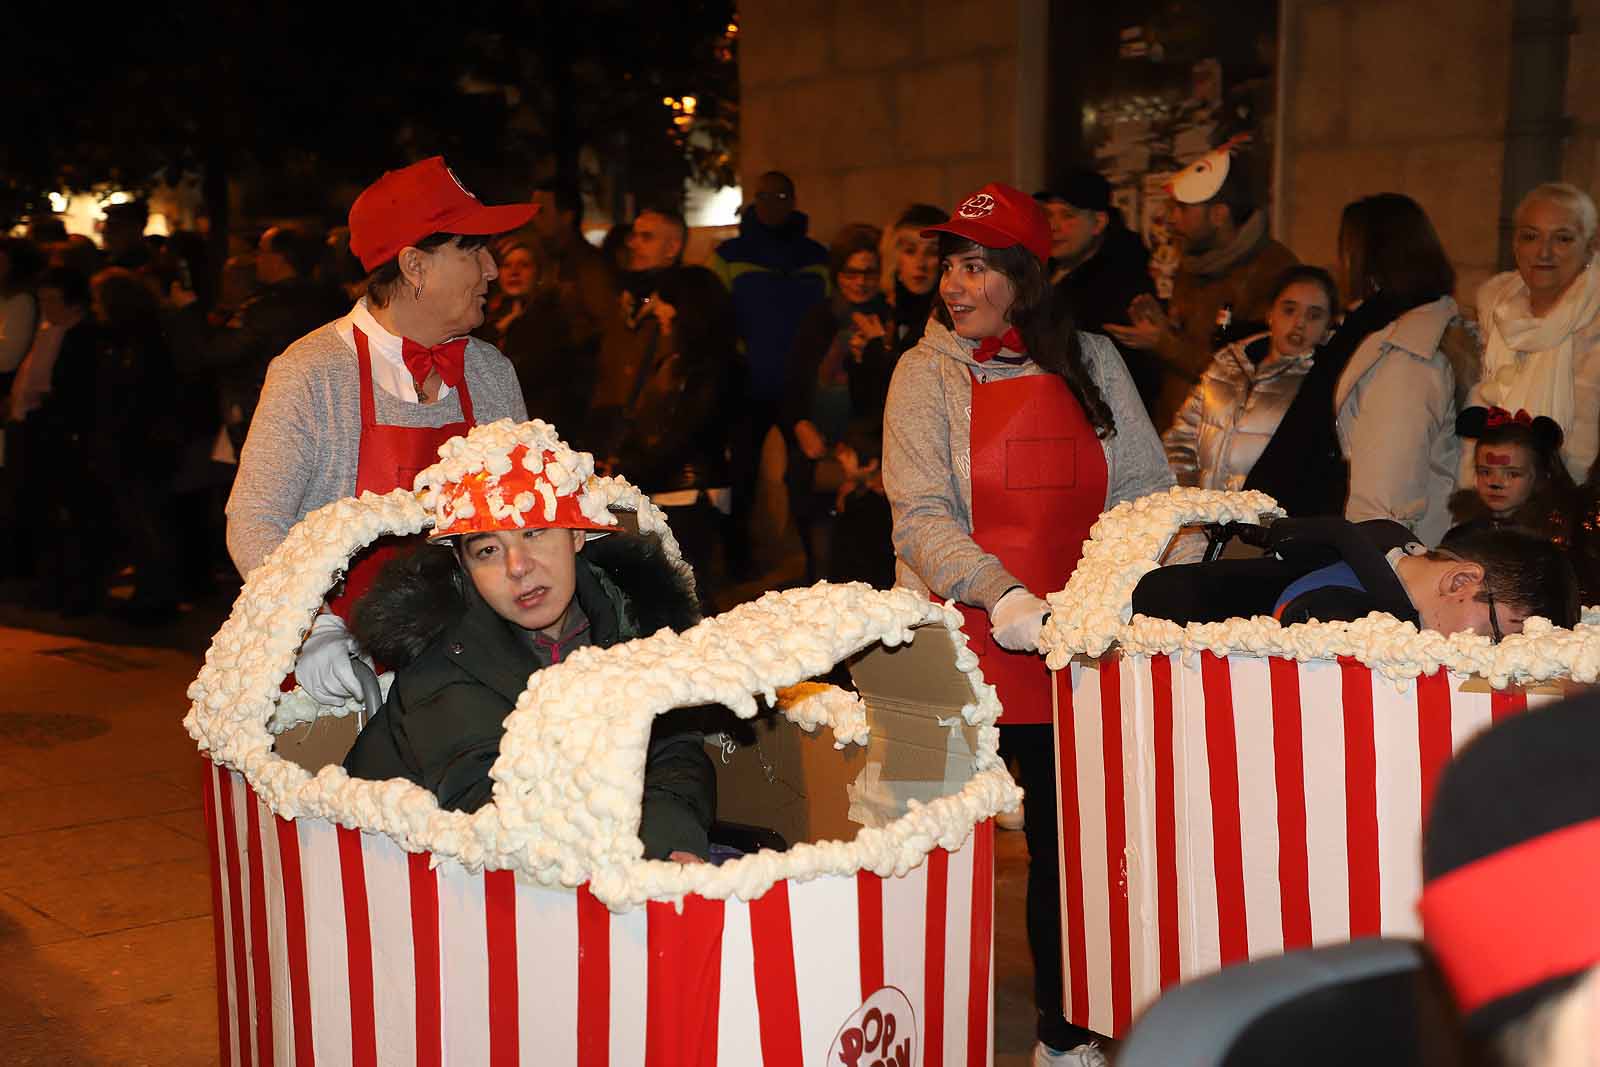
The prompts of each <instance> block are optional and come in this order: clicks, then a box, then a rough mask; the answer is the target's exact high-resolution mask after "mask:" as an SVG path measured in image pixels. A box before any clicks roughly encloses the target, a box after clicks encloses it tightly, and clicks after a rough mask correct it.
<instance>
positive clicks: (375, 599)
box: [351, 531, 700, 669]
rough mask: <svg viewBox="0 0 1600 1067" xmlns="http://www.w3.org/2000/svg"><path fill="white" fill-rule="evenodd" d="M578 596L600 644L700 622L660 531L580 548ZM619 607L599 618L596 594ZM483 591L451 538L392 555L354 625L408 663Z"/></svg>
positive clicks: (395, 662) (365, 642) (382, 650)
mask: <svg viewBox="0 0 1600 1067" xmlns="http://www.w3.org/2000/svg"><path fill="white" fill-rule="evenodd" d="M577 567H578V589H577V593H576V595H577V597H578V598H579V600H580V602H583V603H584V604H585V606H586V610H588V611H589V614H590V617H591V624H592V626H593V629H594V637H595V639H596V643H597V644H611V643H613V642H615V641H618V640H628V639H630V638H632V637H635V636H639V635H643V634H652V633H655V632H656V631H657V630H659V629H661V627H663V626H667V627H671V628H672V629H673V630H686V629H688V628H689V627H691V626H693V625H694V624H695V623H697V622H699V621H700V607H699V602H698V601H697V600H696V598H695V594H694V589H693V586H692V584H691V583H690V581H689V579H688V577H687V576H686V575H684V574H682V573H680V572H679V571H678V570H677V569H676V568H674V567H673V565H672V564H671V563H670V562H668V560H667V557H666V553H665V552H664V551H663V550H662V547H661V541H660V538H659V537H657V536H656V535H655V534H634V533H626V532H622V531H618V532H616V533H612V534H608V535H607V536H605V537H601V538H596V539H595V540H592V541H590V542H589V543H588V544H586V545H584V547H583V551H582V552H580V553H579V554H578V559H577ZM596 596H604V597H605V598H606V599H607V600H609V601H610V602H611V603H612V604H613V605H614V606H615V607H616V609H617V612H616V618H615V621H614V623H613V622H612V621H611V620H602V619H597V618H595V617H594V616H595V612H594V611H593V610H592V605H591V603H590V602H591V600H592V598H594V597H596ZM477 600H478V594H477V590H476V589H474V588H473V586H472V583H471V582H469V581H468V580H467V576H466V574H465V573H464V572H463V571H462V569H461V566H460V564H459V563H458V562H457V560H456V553H455V549H454V548H453V547H452V546H450V545H448V544H426V545H422V546H420V547H419V548H417V549H416V551H414V552H411V553H410V554H408V555H404V556H400V557H398V558H396V559H394V560H391V561H390V562H389V563H388V564H387V565H386V566H385V567H384V568H383V570H382V572H381V573H380V574H379V575H378V579H377V581H375V582H374V583H373V585H372V588H371V589H370V590H369V591H368V592H367V594H366V595H365V596H364V597H362V598H361V600H360V601H359V602H358V603H357V604H356V607H355V611H354V612H353V614H352V618H351V631H352V633H354V635H355V637H356V640H358V641H359V642H360V643H361V645H362V647H363V648H364V649H365V650H366V651H367V652H368V653H370V654H371V655H372V657H373V658H374V659H376V660H377V661H378V662H379V663H382V664H383V665H384V666H385V667H389V668H393V669H398V668H401V667H405V666H408V665H409V664H411V663H412V662H413V661H415V660H416V659H417V657H419V656H420V655H422V653H423V651H424V650H425V649H426V648H427V647H428V646H429V645H431V644H432V643H433V642H434V641H436V640H438V638H439V637H440V635H441V634H443V633H444V632H445V631H446V630H448V629H450V628H451V627H452V626H454V625H455V624H456V623H458V622H459V621H460V620H461V619H462V618H463V616H465V615H466V613H467V609H468V607H469V606H470V605H471V603H472V602H474V601H477Z"/></svg>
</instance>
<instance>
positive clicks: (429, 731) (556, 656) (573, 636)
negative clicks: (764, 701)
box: [344, 445, 716, 862]
mask: <svg viewBox="0 0 1600 1067" xmlns="http://www.w3.org/2000/svg"><path fill="white" fill-rule="evenodd" d="M526 451H527V447H526V446H524V445H518V446H517V447H516V448H515V449H513V450H512V452H511V456H510V459H511V469H510V470H509V471H507V472H505V473H504V474H501V475H499V476H494V475H490V474H489V473H487V472H485V471H477V472H475V473H472V474H469V475H467V476H466V477H465V478H463V479H461V480H460V481H459V482H456V483H452V484H449V485H446V486H444V487H442V488H441V489H440V490H439V493H440V497H441V501H442V503H441V506H440V508H439V511H438V514H439V515H440V517H441V518H440V522H439V525H438V526H436V527H435V528H434V530H433V532H432V534H431V536H430V538H429V542H428V543H427V544H425V545H422V546H421V547H419V548H418V549H417V550H416V551H415V552H413V553H411V554H410V555H407V556H401V557H398V558H396V559H395V560H393V561H391V562H390V563H389V564H388V565H387V566H386V567H385V568H384V570H383V571H382V572H381V574H380V575H379V577H378V579H377V580H376V582H375V583H374V585H373V587H372V589H371V590H370V591H369V592H368V593H367V594H366V596H365V597H363V598H362V600H361V601H360V602H358V603H357V605H356V608H355V611H354V619H353V628H354V633H355V636H356V638H357V639H358V640H359V641H360V643H361V644H362V646H363V647H364V649H365V650H366V651H367V652H368V653H370V654H371V655H372V656H373V657H374V658H376V659H377V660H378V661H379V662H381V663H384V664H386V665H388V666H390V667H392V668H393V669H394V670H395V679H394V684H393V686H392V687H391V688H390V690H389V695H388V699H387V700H386V701H385V702H384V705H383V707H382V708H381V709H380V710H379V711H378V713H377V714H376V715H375V716H374V717H373V719H372V721H371V722H370V723H368V724H367V726H366V728H365V729H364V730H362V732H361V734H360V736H359V737H357V738H356V743H355V745H354V747H353V748H351V750H350V753H349V755H348V756H346V757H345V761H344V767H345V770H346V771H348V772H349V773H350V774H351V775H353V776H355V777H358V778H367V779H379V780H382V779H389V778H404V779H406V780H408V781H411V782H415V783H417V784H418V785H421V786H422V787H423V788H425V789H427V790H429V791H430V792H432V793H433V794H434V795H435V796H436V797H438V798H439V804H440V806H441V807H443V808H447V809H451V810H457V811H476V810H477V809H478V808H480V807H482V806H483V805H484V804H487V803H488V802H489V801H490V800H491V799H493V785H494V783H493V781H492V780H491V779H490V777H489V769H490V768H491V767H492V766H493V765H494V762H495V760H496V758H498V756H499V754H500V738H501V735H502V734H503V733H504V732H505V730H504V720H505V717H506V715H508V714H509V713H510V712H511V709H512V708H513V707H514V706H515V704H516V701H517V699H518V697H520V696H521V694H522V691H523V689H524V688H526V686H527V682H528V676H529V675H530V674H532V673H533V672H535V671H538V670H542V669H544V668H546V667H549V666H551V665H552V664H555V663H559V662H561V661H562V660H563V659H566V658H567V657H568V656H570V655H571V654H572V653H573V652H574V651H575V650H576V649H579V648H583V647H585V646H590V645H593V646H598V647H602V648H603V647H606V646H609V645H614V644H617V643H619V642H622V641H628V640H631V639H632V638H635V637H639V636H643V635H648V634H651V633H654V632H656V631H657V630H659V629H660V628H661V627H663V626H669V627H671V628H672V629H673V630H684V629H687V628H688V627H690V626H692V625H694V624H695V623H696V622H698V621H699V619H700V612H699V606H698V603H697V601H696V599H695V595H694V590H693V587H692V583H691V582H690V581H689V579H688V577H687V576H686V575H684V574H682V573H680V572H679V571H678V570H677V569H676V568H674V566H673V565H672V564H671V563H670V562H669V561H668V560H667V557H666V555H665V553H664V552H663V549H662V546H661V542H660V540H659V538H658V537H657V535H655V534H648V535H642V534H635V533H628V532H624V531H621V530H620V529H619V528H618V527H615V526H603V525H600V524H597V523H596V522H594V521H593V520H592V519H590V518H589V517H588V516H587V515H586V514H585V511H584V508H583V506H582V504H581V503H580V498H581V497H582V496H583V495H584V493H585V490H584V488H583V487H582V485H581V484H580V485H579V486H578V487H577V488H576V489H575V490H570V491H568V492H565V493H564V492H563V491H562V490H561V489H558V488H557V487H556V486H555V484H553V482H552V481H551V480H550V479H549V478H548V477H547V476H546V474H545V473H544V472H543V471H541V472H540V473H533V472H530V471H529V470H527V468H526V467H525V466H524V464H523V457H524V455H525V454H526ZM544 461H545V463H546V464H550V463H551V462H552V461H553V454H552V453H550V452H545V454H544ZM524 494H531V496H524ZM529 500H531V501H532V502H533V503H532V505H531V507H529V508H527V509H525V510H523V511H521V512H520V513H518V512H517V511H516V510H515V502H518V501H521V502H524V503H525V502H527V501H529ZM505 501H512V502H514V503H513V506H512V508H507V507H506V506H505ZM552 505H553V506H552ZM591 510H592V505H591ZM496 513H498V516H497V514H496ZM601 534H604V535H605V536H598V535H601ZM705 710H706V709H692V708H691V709H680V710H678V711H675V712H672V713H670V714H668V715H665V716H662V717H659V718H657V719H656V722H655V727H654V729H653V730H652V733H651V737H650V745H649V750H648V754H647V757H646V764H645V775H644V797H643V809H642V814H641V819H640V825H639V836H640V838H641V839H642V840H643V842H644V855H645V858H646V859H672V860H676V861H678V862H692V861H696V860H701V859H705V858H707V856H708V855H709V850H710V846H709V842H708V831H709V828H710V826H711V823H712V819H713V815H714V812H715V808H716V777H715V774H714V771H713V768H712V764H711V760H710V758H709V757H708V756H707V755H706V752H705V746H704V744H703V741H702V735H701V733H700V731H699V729H698V728H697V727H698V726H699V714H700V713H702V712H703V711H705Z"/></svg>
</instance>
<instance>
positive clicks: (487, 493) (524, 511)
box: [428, 445, 617, 540]
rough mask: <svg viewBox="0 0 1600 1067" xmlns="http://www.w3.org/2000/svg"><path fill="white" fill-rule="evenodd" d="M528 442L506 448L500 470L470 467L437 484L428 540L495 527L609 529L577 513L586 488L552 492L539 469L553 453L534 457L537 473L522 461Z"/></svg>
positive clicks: (483, 531)
mask: <svg viewBox="0 0 1600 1067" xmlns="http://www.w3.org/2000/svg"><path fill="white" fill-rule="evenodd" d="M527 455H528V446H527V445H518V446H517V447H515V448H513V449H512V450H511V469H510V470H508V471H506V472H505V473H504V474H490V473H489V472H488V471H486V470H479V471H474V472H472V473H471V474H469V475H467V476H466V477H465V478H462V479H461V480H460V481H458V482H453V483H451V484H449V485H445V486H442V487H440V489H439V504H438V505H437V510H436V512H435V516H434V528H433V532H432V533H430V534H429V535H428V536H429V538H430V539H432V540H438V539H439V538H441V537H458V536H464V535H467V534H476V533H492V532H494V531H496V530H542V529H559V530H592V531H594V532H596V533H611V532H613V531H614V530H616V529H617V527H616V526H614V525H612V526H608V525H605V524H604V523H599V522H596V521H594V520H593V519H591V518H589V516H587V515H585V514H584V513H583V507H582V505H581V504H580V503H579V499H578V498H579V497H580V496H581V495H583V494H585V493H587V492H588V488H587V486H582V485H580V486H579V487H578V488H577V489H576V491H572V492H566V493H561V492H557V491H556V488H555V486H554V485H553V484H552V483H551V481H550V478H549V476H548V475H546V474H545V473H544V470H543V468H544V467H546V466H548V465H549V464H551V463H553V462H554V461H555V455H554V453H551V452H549V451H545V452H543V453H541V456H540V462H539V466H540V468H541V469H540V470H539V472H538V473H535V472H533V471H530V470H529V469H528V464H527Z"/></svg>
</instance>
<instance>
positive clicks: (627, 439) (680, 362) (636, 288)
mask: <svg viewBox="0 0 1600 1067" xmlns="http://www.w3.org/2000/svg"><path fill="white" fill-rule="evenodd" d="M688 233H689V230H688V226H687V225H686V224H685V223H684V221H683V217H682V216H681V215H679V214H677V213H676V212H673V211H667V210H662V209H652V210H646V211H643V212H641V213H640V214H639V217H638V218H636V219H634V221H633V229H632V231H631V232H630V233H629V235H628V267H629V270H628V273H627V275H626V276H625V277H624V278H623V286H622V288H623V292H622V296H621V299H620V305H621V306H620V314H618V315H617V316H615V317H614V318H613V320H612V322H611V324H610V325H609V326H608V327H607V328H606V332H605V335H604V336H603V338H602V339H601V343H600V359H599V375H598V381H597V383H596V385H595V391H594V399H593V403H592V405H591V407H590V411H589V419H588V422H587V424H586V427H585V432H586V433H587V435H588V440H589V441H590V442H592V443H593V445H594V452H595V455H596V456H597V457H600V459H599V463H600V465H601V467H602V468H603V469H605V470H606V471H607V472H608V473H612V474H621V475H623V476H624V477H626V478H627V479H628V480H629V481H630V482H633V483H634V484H635V485H637V486H639V487H640V488H641V489H643V490H644V491H645V492H647V493H649V494H650V496H651V499H652V500H654V501H655V503H656V505H657V506H658V507H661V508H664V509H665V510H666V512H667V515H668V518H669V521H670V522H671V524H672V529H673V532H674V533H675V534H676V535H677V537H678V541H679V543H680V544H681V545H682V546H683V551H684V555H685V556H686V557H687V558H688V559H689V561H690V562H691V563H692V564H693V565H694V567H695V570H696V572H697V573H699V574H701V575H703V576H707V575H709V574H710V567H709V564H710V562H711V559H712V556H713V554H714V546H715V544H716V542H717V540H718V539H719V537H720V534H721V527H722V525H723V522H722V517H721V515H719V514H718V513H717V512H718V509H721V511H722V512H723V513H724V514H725V513H726V510H727V508H728V507H729V500H730V497H729V491H728V485H729V475H728V469H727V467H728V465H727V459H726V448H727V423H728V415H727V412H728V411H731V410H733V407H734V404H733V391H734V389H735V388H736V387H737V386H738V385H739V384H741V378H742V375H740V374H739V373H738V370H739V361H738V340H737V335H736V334H735V332H734V321H733V305H732V301H731V300H730V299H729V296H728V291H727V290H726V289H724V288H723V286H722V283H721V282H720V281H719V280H718V279H717V276H716V275H715V274H712V273H711V272H710V271H709V270H707V269H705V268H704V267H696V266H687V265H685V264H684V263H683V262H682V258H683V249H684V244H685V242H686V240H687V238H688ZM714 584H715V583H714V581H710V580H702V582H701V591H702V593H705V592H707V590H708V589H709V588H710V587H711V586H713V585H714Z"/></svg>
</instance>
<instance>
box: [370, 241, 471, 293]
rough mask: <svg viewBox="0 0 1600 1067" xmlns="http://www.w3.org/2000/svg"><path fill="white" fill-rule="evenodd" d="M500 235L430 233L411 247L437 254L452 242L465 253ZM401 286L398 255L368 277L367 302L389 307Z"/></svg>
mask: <svg viewBox="0 0 1600 1067" xmlns="http://www.w3.org/2000/svg"><path fill="white" fill-rule="evenodd" d="M498 236H500V235H499V234H492V233H430V234H429V235H428V236H426V237H424V238H423V239H422V240H420V241H415V242H413V243H412V245H411V247H413V248H415V249H416V250H417V251H419V252H435V251H437V250H439V249H441V248H443V247H444V246H445V245H447V244H449V243H450V242H451V241H454V242H455V243H456V247H457V248H459V249H461V250H462V251H464V252H471V251H474V250H475V249H479V248H483V247H485V246H486V245H488V244H489V242H490V241H493V240H494V239H495V238H496V237H498ZM399 284H400V256H399V254H398V253H396V255H395V256H394V258H392V259H390V260H389V262H387V263H380V264H378V266H376V267H374V268H373V269H372V272H371V273H369V274H368V275H367V302H368V303H370V304H371V305H372V306H373V307H380V308H381V307H388V306H389V300H390V299H391V298H392V297H393V296H394V291H395V288H396V287H397V286H398V285H399Z"/></svg>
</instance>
